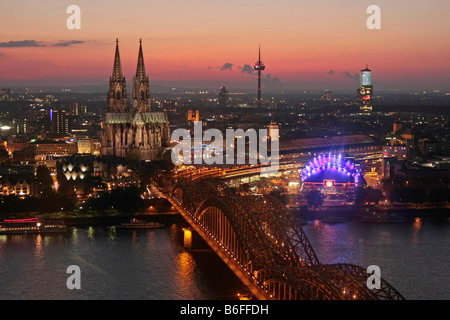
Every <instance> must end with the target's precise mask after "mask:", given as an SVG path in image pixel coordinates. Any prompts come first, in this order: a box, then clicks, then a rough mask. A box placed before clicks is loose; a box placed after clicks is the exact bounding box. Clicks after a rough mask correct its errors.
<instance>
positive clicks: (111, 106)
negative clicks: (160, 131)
mask: <svg viewBox="0 0 450 320" xmlns="http://www.w3.org/2000/svg"><path fill="white" fill-rule="evenodd" d="M132 84H133V88H132V98H131V104H132V106H131V111H132V112H151V98H150V85H149V79H148V76H147V74H146V73H145V64H144V54H143V52H142V39H141V40H139V54H138V64H137V68H136V75H135V76H134V77H133V83H132ZM127 111H128V108H127V94H126V81H125V77H124V76H123V73H122V66H121V63H120V54H119V40H118V39H116V53H115V56H114V67H113V73H112V76H111V77H110V81H109V94H108V111H107V112H127Z"/></svg>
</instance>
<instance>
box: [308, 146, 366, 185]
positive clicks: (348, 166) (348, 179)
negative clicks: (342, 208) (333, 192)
mask: <svg viewBox="0 0 450 320" xmlns="http://www.w3.org/2000/svg"><path fill="white" fill-rule="evenodd" d="M301 178H302V181H303V182H304V183H308V182H311V183H323V182H324V181H333V184H347V183H352V184H353V183H354V184H356V185H358V184H359V183H360V182H361V173H360V171H359V169H357V168H356V167H355V164H354V163H353V162H351V161H350V160H347V159H345V157H343V156H342V155H340V154H339V155H335V154H332V153H329V154H322V155H319V156H317V157H314V158H313V159H312V160H311V161H310V162H309V163H308V164H307V165H306V166H305V167H304V168H303V170H302V174H301Z"/></svg>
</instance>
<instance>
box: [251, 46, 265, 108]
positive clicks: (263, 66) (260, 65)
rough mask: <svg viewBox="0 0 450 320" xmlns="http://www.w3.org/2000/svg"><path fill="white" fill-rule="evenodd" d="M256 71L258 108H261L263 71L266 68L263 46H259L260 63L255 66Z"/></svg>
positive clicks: (257, 62)
mask: <svg viewBox="0 0 450 320" xmlns="http://www.w3.org/2000/svg"><path fill="white" fill-rule="evenodd" d="M253 68H254V69H255V70H256V71H258V100H257V103H258V108H260V107H261V71H262V70H264V69H265V68H266V66H265V65H264V63H263V62H262V61H261V45H260V46H259V53H258V61H256V62H255V66H254V67H253Z"/></svg>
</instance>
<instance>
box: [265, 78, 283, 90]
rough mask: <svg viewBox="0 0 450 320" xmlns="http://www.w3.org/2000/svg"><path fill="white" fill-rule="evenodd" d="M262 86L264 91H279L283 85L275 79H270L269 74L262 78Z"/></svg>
mask: <svg viewBox="0 0 450 320" xmlns="http://www.w3.org/2000/svg"><path fill="white" fill-rule="evenodd" d="M262 85H263V87H264V88H265V90H268V91H279V90H283V83H282V82H281V80H280V79H278V78H277V77H272V76H271V75H270V74H266V75H263V76H262Z"/></svg>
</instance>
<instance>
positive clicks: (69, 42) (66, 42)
mask: <svg viewBox="0 0 450 320" xmlns="http://www.w3.org/2000/svg"><path fill="white" fill-rule="evenodd" d="M81 43H84V41H81V40H61V41H60V42H58V43H54V44H53V46H54V47H69V46H71V45H73V44H81Z"/></svg>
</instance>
